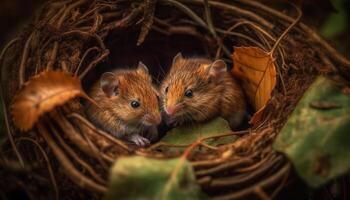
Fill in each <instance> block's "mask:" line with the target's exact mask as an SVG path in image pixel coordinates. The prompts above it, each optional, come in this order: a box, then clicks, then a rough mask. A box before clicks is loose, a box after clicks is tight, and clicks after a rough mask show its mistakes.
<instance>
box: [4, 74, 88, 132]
mask: <svg viewBox="0 0 350 200" xmlns="http://www.w3.org/2000/svg"><path fill="white" fill-rule="evenodd" d="M77 96H80V97H85V98H87V99H89V98H88V97H87V95H86V94H85V93H84V91H83V89H82V87H81V84H80V80H79V79H78V78H76V77H73V76H71V75H70V74H68V73H65V72H61V71H44V72H42V73H40V74H38V75H36V76H34V77H32V78H31V79H30V80H29V81H28V82H27V83H26V84H25V86H24V87H23V88H22V89H21V90H20V91H19V92H18V93H17V94H16V95H15V97H14V99H13V103H12V106H11V113H12V117H13V121H14V123H15V125H16V126H17V127H18V128H19V129H20V130H21V131H28V130H30V129H31V128H32V127H33V126H34V124H35V123H36V122H37V120H38V119H39V117H40V116H42V115H43V114H45V113H47V112H49V111H51V110H52V109H53V108H55V107H56V106H60V105H63V104H65V103H66V102H67V101H69V100H70V99H72V98H74V97H77Z"/></svg>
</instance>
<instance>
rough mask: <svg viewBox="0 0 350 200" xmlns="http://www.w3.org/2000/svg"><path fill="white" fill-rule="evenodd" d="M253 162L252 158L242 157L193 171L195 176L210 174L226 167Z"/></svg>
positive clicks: (235, 166)
mask: <svg viewBox="0 0 350 200" xmlns="http://www.w3.org/2000/svg"><path fill="white" fill-rule="evenodd" d="M252 163H253V159H252V158H243V159H240V160H232V161H230V162H227V163H223V164H221V165H218V166H216V167H213V168H209V169H203V170H198V171H196V172H195V174H196V176H207V175H210V174H215V173H219V172H222V171H225V170H228V169H234V168H238V167H241V166H245V165H250V164H252Z"/></svg>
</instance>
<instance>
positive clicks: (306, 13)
mask: <svg viewBox="0 0 350 200" xmlns="http://www.w3.org/2000/svg"><path fill="white" fill-rule="evenodd" d="M260 1H262V2H263V3H264V4H267V5H270V6H273V7H275V8H276V9H279V10H285V11H286V12H288V10H286V9H287V8H290V6H285V3H286V2H294V3H295V4H297V5H298V6H300V7H301V8H302V10H303V18H302V20H303V22H304V23H306V24H308V25H310V26H312V27H314V29H317V30H318V31H319V32H320V34H321V35H323V36H324V37H325V38H327V39H328V41H330V43H331V44H332V45H334V46H336V48H337V49H338V50H339V51H340V52H342V53H343V54H344V55H346V56H347V57H350V1H349V0H260ZM45 2H47V0H31V1H28V0H0V49H2V48H3V47H4V45H5V44H6V42H7V41H9V40H10V39H12V38H14V37H15V36H16V35H17V33H18V31H20V30H21V29H22V28H23V27H25V26H26V24H28V23H30V21H31V18H32V16H33V14H34V13H35V10H37V9H38V8H39V7H40V6H41V5H43V3H45ZM290 12H293V13H295V12H294V11H290ZM4 135H5V123H4V117H3V109H2V106H1V108H0V144H1V141H2V140H1V138H3V137H4Z"/></svg>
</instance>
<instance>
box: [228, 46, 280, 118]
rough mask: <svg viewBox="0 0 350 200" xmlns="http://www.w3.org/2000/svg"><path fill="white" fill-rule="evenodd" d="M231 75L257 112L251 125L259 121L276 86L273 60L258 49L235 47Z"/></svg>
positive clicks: (269, 55)
mask: <svg viewBox="0 0 350 200" xmlns="http://www.w3.org/2000/svg"><path fill="white" fill-rule="evenodd" d="M232 57H233V62H234V67H233V69H232V73H233V75H234V76H236V77H237V78H239V79H240V80H241V81H242V86H243V88H244V90H245V92H246V94H247V96H248V98H249V100H250V102H251V104H252V105H253V106H254V108H255V110H256V111H257V112H256V113H255V114H254V116H253V117H252V119H251V120H250V123H251V124H256V123H258V122H259V121H261V116H262V111H263V109H264V108H265V105H266V103H267V102H268V100H269V99H270V98H271V92H272V90H273V89H274V88H275V85H276V68H275V64H274V61H275V59H274V58H273V57H272V56H271V54H269V53H267V52H265V51H264V50H262V49H260V48H258V47H235V51H234V53H233V56H232Z"/></svg>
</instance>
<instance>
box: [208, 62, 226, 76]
mask: <svg viewBox="0 0 350 200" xmlns="http://www.w3.org/2000/svg"><path fill="white" fill-rule="evenodd" d="M226 71H227V66H226V63H225V61H223V60H215V61H214V62H213V63H212V64H210V65H209V67H208V75H209V77H218V76H220V74H222V73H224V72H226Z"/></svg>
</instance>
